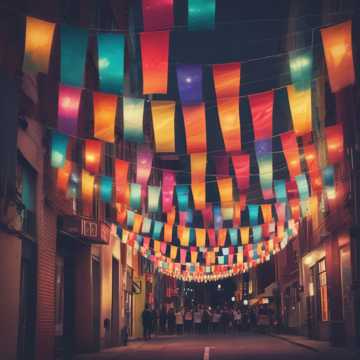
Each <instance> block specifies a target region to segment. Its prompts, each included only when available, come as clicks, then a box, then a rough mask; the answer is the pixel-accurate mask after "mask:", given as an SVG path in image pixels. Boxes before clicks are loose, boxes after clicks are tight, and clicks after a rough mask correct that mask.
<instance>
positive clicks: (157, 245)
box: [154, 240, 160, 255]
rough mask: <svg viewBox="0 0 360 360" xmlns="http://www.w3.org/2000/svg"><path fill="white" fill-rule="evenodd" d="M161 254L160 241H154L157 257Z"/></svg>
mask: <svg viewBox="0 0 360 360" xmlns="http://www.w3.org/2000/svg"><path fill="white" fill-rule="evenodd" d="M159 252H160V241H159V240H154V253H155V255H156V254H158V253H159Z"/></svg>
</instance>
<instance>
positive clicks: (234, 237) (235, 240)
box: [229, 228, 239, 246]
mask: <svg viewBox="0 0 360 360" xmlns="http://www.w3.org/2000/svg"><path fill="white" fill-rule="evenodd" d="M229 237H230V242H231V245H232V246H238V244H239V234H238V229H234V228H231V229H229Z"/></svg>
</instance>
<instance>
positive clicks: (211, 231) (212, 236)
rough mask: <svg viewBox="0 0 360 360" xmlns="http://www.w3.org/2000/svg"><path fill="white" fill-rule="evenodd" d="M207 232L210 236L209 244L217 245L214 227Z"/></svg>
mask: <svg viewBox="0 0 360 360" xmlns="http://www.w3.org/2000/svg"><path fill="white" fill-rule="evenodd" d="M207 234H208V237H209V244H210V246H211V247H215V246H216V237H215V230H214V229H207Z"/></svg>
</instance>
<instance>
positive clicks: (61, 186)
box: [56, 160, 72, 195]
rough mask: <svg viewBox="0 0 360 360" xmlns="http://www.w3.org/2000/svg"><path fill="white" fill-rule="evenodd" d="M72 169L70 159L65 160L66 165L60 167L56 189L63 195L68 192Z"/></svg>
mask: <svg viewBox="0 0 360 360" xmlns="http://www.w3.org/2000/svg"><path fill="white" fill-rule="evenodd" d="M71 170H72V164H71V162H70V161H67V160H65V162H64V166H63V167H59V168H58V170H57V174H56V189H57V190H58V191H59V192H61V193H62V194H63V195H64V194H66V193H67V190H68V184H69V178H70V174H71Z"/></svg>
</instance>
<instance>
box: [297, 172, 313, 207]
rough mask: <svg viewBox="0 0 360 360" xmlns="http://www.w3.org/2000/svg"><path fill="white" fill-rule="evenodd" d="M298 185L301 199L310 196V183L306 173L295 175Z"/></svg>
mask: <svg viewBox="0 0 360 360" xmlns="http://www.w3.org/2000/svg"><path fill="white" fill-rule="evenodd" d="M295 180H296V185H297V187H298V192H299V197H300V200H302V201H304V200H307V199H308V198H309V196H310V193H309V185H308V182H307V179H306V175H305V174H300V175H297V176H296V177H295Z"/></svg>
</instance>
